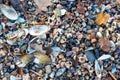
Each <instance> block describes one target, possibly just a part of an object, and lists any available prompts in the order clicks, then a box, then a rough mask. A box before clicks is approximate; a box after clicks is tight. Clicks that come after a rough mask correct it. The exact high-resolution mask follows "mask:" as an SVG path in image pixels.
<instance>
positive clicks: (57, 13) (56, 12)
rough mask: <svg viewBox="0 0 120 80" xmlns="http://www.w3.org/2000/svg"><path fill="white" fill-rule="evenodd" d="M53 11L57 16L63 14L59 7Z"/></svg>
mask: <svg viewBox="0 0 120 80" xmlns="http://www.w3.org/2000/svg"><path fill="white" fill-rule="evenodd" d="M53 12H54V14H55V16H56V18H57V17H60V16H61V11H60V9H59V8H56V9H55V10H54V11H53Z"/></svg>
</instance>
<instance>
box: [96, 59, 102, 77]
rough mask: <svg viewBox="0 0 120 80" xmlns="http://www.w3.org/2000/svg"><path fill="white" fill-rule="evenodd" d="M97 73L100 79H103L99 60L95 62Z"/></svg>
mask: <svg viewBox="0 0 120 80" xmlns="http://www.w3.org/2000/svg"><path fill="white" fill-rule="evenodd" d="M95 73H96V75H97V77H98V78H101V77H102V75H101V68H100V65H99V63H98V61H97V60H95Z"/></svg>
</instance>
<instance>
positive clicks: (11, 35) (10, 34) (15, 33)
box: [6, 31, 18, 39]
mask: <svg viewBox="0 0 120 80" xmlns="http://www.w3.org/2000/svg"><path fill="white" fill-rule="evenodd" d="M17 35H18V32H17V31H15V32H10V33H8V34H7V35H6V37H7V39H14V38H16V37H17Z"/></svg>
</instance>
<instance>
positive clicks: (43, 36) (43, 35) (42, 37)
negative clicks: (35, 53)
mask: <svg viewBox="0 0 120 80" xmlns="http://www.w3.org/2000/svg"><path fill="white" fill-rule="evenodd" d="M46 37H47V36H46V34H42V35H40V36H39V38H40V39H46Z"/></svg>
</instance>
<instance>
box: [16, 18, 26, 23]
mask: <svg viewBox="0 0 120 80" xmlns="http://www.w3.org/2000/svg"><path fill="white" fill-rule="evenodd" d="M17 21H18V22H20V23H24V22H25V19H24V18H21V17H18V19H17Z"/></svg>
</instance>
